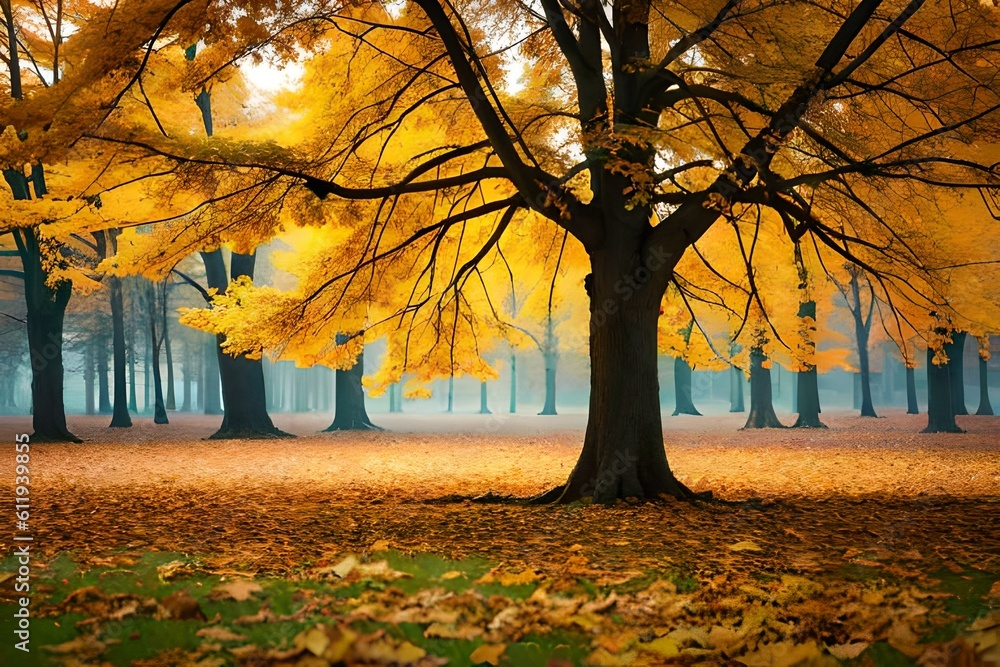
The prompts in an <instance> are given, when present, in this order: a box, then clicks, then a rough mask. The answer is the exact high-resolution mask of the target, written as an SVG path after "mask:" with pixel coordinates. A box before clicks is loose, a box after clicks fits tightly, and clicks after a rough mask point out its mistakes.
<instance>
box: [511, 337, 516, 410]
mask: <svg viewBox="0 0 1000 667" xmlns="http://www.w3.org/2000/svg"><path fill="white" fill-rule="evenodd" d="M510 414H512V415H514V414H517V354H516V353H514V352H511V353H510Z"/></svg>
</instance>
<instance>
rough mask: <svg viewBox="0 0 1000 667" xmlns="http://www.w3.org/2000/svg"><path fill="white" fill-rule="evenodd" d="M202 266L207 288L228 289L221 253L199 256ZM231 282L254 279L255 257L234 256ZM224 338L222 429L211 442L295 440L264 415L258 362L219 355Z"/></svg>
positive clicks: (221, 337)
mask: <svg viewBox="0 0 1000 667" xmlns="http://www.w3.org/2000/svg"><path fill="white" fill-rule="evenodd" d="M201 256H202V259H203V260H204V262H205V275H206V277H207V279H208V286H209V287H210V288H212V287H214V288H215V289H217V290H219V292H224V291H225V290H226V289H227V288H228V287H229V279H227V278H226V264H225V260H224V259H223V257H222V251H221V250H213V251H212V252H203V253H201ZM230 262H231V265H230V279H232V280H236V279H237V278H239V277H241V276H247V277H248V278H253V271H254V264H255V256H254V255H252V254H251V255H242V254H240V253H235V252H234V253H233V254H232V259H231V260H230ZM223 343H225V336H224V335H222V334H219V335H218V338H217V344H216V347H215V349H216V358H217V359H218V362H219V377H220V378H221V380H222V403H223V417H222V426H221V427H220V428H219V430H218V431H217V432H215V433H214V434H213V435H211V436H210V439H214V440H224V439H233V438H236V439H244V438H245V439H260V438H290V437H294V436H292V435H290V434H288V433H285V432H284V431H282V430H280V429H278V428H276V427H275V426H274V424H273V423H272V422H271V417H270V416H269V415H268V414H267V391H266V390H265V387H264V369H263V366H262V365H261V362H260V360H259V359H248V358H247V356H246V355H242V354H241V355H239V356H237V357H233V356H231V355H228V354H225V353H224V352H223V351H222V345H223Z"/></svg>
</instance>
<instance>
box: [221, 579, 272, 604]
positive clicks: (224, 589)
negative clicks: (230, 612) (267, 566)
mask: <svg viewBox="0 0 1000 667" xmlns="http://www.w3.org/2000/svg"><path fill="white" fill-rule="evenodd" d="M262 592H264V589H263V588H261V587H260V584H258V583H255V582H253V581H248V580H246V579H239V580H237V581H229V582H226V583H224V584H219V585H218V586H216V587H215V588H213V589H212V592H211V593H210V594H209V597H210V598H211V599H213V600H228V599H233V600H236V601H237V602H245V601H246V600H249V599H250V598H252V597H253V594H254V593H262Z"/></svg>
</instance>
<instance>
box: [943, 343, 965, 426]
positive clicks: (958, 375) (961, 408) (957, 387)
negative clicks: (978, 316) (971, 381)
mask: <svg viewBox="0 0 1000 667" xmlns="http://www.w3.org/2000/svg"><path fill="white" fill-rule="evenodd" d="M968 336H969V334H968V333H966V332H965V331H953V332H952V334H951V342H950V343H946V344H945V346H944V353H945V354H947V355H948V377H949V381H950V382H951V409H952V410H954V411H955V414H956V415H967V414H969V411H968V409H967V408H966V407H965V340H966V338H968Z"/></svg>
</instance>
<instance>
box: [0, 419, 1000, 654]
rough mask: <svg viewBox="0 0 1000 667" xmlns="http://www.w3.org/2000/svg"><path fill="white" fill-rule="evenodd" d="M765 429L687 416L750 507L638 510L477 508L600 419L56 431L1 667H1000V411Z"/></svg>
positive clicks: (522, 486)
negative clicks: (24, 596) (27, 607)
mask: <svg viewBox="0 0 1000 667" xmlns="http://www.w3.org/2000/svg"><path fill="white" fill-rule="evenodd" d="M744 418H745V417H743V416H740V415H728V414H725V415H717V416H711V417H701V418H699V417H678V418H673V419H670V418H668V419H666V420H665V425H664V426H665V431H664V432H665V437H666V441H667V455H668V458H669V459H670V462H671V466H672V467H673V469H674V470H675V472H676V473H677V475H678V476H679V477H680V478H681V479H682V481H685V482H686V483H687V484H688V485H690V486H692V488H694V489H696V490H712V491H713V492H714V493H715V495H716V497H717V498H720V499H722V500H725V501H731V502H698V503H693V504H689V503H681V502H664V503H657V504H631V503H620V504H618V505H615V506H612V507H603V506H592V505H586V504H579V503H578V504H573V505H567V506H555V507H553V506H542V507H538V506H523V505H514V504H500V503H492V504H490V503H479V502H473V501H470V500H469V499H471V498H474V497H476V496H480V495H483V494H487V493H490V492H492V493H493V494H497V495H516V496H529V495H532V494H535V493H538V492H541V491H544V490H547V489H548V488H551V487H552V486H555V485H557V484H559V483H561V482H563V481H565V479H566V477H567V475H568V474H569V471H570V469H571V468H572V466H573V463H574V462H575V459H576V456H577V455H578V454H579V448H580V444H581V442H582V428H583V426H584V424H585V419H584V417H583V416H581V415H568V416H560V417H555V418H542V417H534V416H509V415H496V416H480V415H450V416H444V415H377V416H375V421H376V422H377V423H379V424H381V425H383V426H385V427H387V428H388V429H390V430H387V431H384V432H369V433H350V434H348V433H340V434H317V433H316V431H317V430H319V429H321V428H323V427H324V426H326V424H327V422H328V421H329V417H328V416H319V415H297V416H296V415H277V416H276V418H275V422H276V425H278V426H279V427H280V428H283V429H285V430H287V431H290V432H293V433H296V434H300V436H302V437H299V438H296V439H294V440H270V441H254V442H248V441H205V440H201V438H203V437H205V436H207V435H209V434H211V432H212V431H213V430H214V427H216V426H217V424H218V421H219V419H218V418H217V417H203V416H191V415H171V419H172V421H173V423H172V424H171V425H169V426H154V425H153V424H152V423H151V420H148V419H139V420H137V425H136V426H135V427H134V428H132V429H129V430H122V431H109V430H107V429H105V428H104V426H105V425H106V421H107V418H106V417H100V418H98V417H82V418H75V419H71V427H72V428H73V430H74V431H75V432H76V433H77V434H78V435H80V436H81V437H83V438H84V439H85V440H86V442H85V443H84V444H82V445H51V444H39V445H33V446H32V448H31V463H30V468H31V494H32V495H31V512H32V515H31V524H30V534H31V536H32V537H33V542H32V546H31V553H32V562H31V567H32V572H31V577H32V580H31V581H32V584H33V588H32V601H31V614H32V625H31V632H32V634H31V648H32V652H31V653H30V654H27V655H25V654H22V653H20V652H16V651H15V649H14V647H13V643H14V641H15V639H12V637H13V636H14V635H13V633H12V630H13V629H14V626H13V625H12V618H13V616H12V615H13V612H14V610H15V608H16V607H15V604H16V602H17V598H18V597H19V594H17V593H15V592H14V583H15V581H16V576H15V574H14V572H15V570H16V569H17V563H16V560H15V559H14V558H13V557H12V556H8V557H7V558H6V560H4V561H3V564H2V567H0V637H2V638H3V639H0V642H2V643H0V664H3V665H22V664H24V665H35V664H38V665H45V664H56V665H61V664H65V665H85V664H93V665H129V664H134V665H145V666H150V667H152V666H154V665H189V664H192V665H193V664H197V665H202V666H203V667H209V666H212V667H215V666H218V665H231V664H248V665H261V666H263V665H301V666H304V667H313V666H316V667H321V666H323V665H328V664H341V663H346V664H422V665H436V664H449V665H470V664H494V665H496V664H503V665H513V666H516V667H521V666H530V665H575V664H593V665H616V664H652V665H659V664H706V665H716V664H731V665H738V664H745V665H794V664H820V665H822V664H842V663H844V662H847V663H857V664H872V665H883V664H884V665H896V664H899V665H907V664H922V665H977V664H997V665H1000V419H994V418H985V417H960V418H959V423H960V425H962V426H963V428H965V429H967V431H968V432H967V433H965V434H957V435H952V434H948V435H944V434H941V435H927V434H920V433H919V431H920V429H921V428H923V426H924V425H925V424H926V416H907V415H902V414H898V413H890V416H889V417H888V418H883V419H862V418H859V417H855V416H853V415H851V414H848V413H831V414H824V420H825V421H826V423H827V424H828V425H829V426H830V428H829V429H823V430H763V431H740V430H738V429H739V427H740V426H742V420H743V419H744ZM0 427H2V429H3V431H4V432H7V433H11V434H13V433H15V432H24V431H25V430H30V429H27V421H26V420H24V419H15V418H3V419H0ZM2 451H3V453H2V455H0V470H6V471H10V472H9V473H7V472H5V473H3V478H4V479H6V480H7V481H6V482H5V486H6V487H7V488H8V489H12V488H13V471H14V467H15V462H14V448H13V437H11V446H9V447H3V450H2ZM8 507H11V506H10V505H8ZM7 515H8V516H9V517H10V518H9V519H8V518H7V517H5V518H4V521H5V522H7V523H5V524H3V525H5V526H7V527H6V528H5V529H4V530H3V534H4V535H5V536H8V537H5V538H4V540H5V553H6V554H11V553H13V551H14V545H15V544H16V543H13V542H11V541H10V537H9V536H11V535H13V534H15V530H14V529H15V526H14V525H13V518H14V517H13V511H12V509H11V510H10V511H9V512H8V513H7ZM43 646H46V647H47V648H45V649H43V648H42V647H43Z"/></svg>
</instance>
